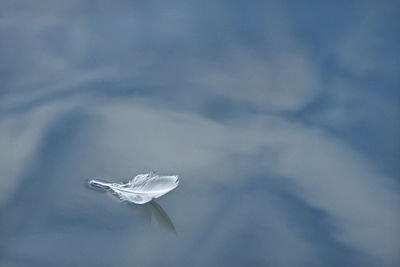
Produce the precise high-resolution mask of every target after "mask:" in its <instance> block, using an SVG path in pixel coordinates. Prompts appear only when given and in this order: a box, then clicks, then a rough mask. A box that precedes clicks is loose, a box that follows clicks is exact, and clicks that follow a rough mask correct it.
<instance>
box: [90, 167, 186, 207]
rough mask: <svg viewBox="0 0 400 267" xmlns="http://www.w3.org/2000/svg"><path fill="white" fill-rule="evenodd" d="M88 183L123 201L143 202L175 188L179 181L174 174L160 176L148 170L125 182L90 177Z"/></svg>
mask: <svg viewBox="0 0 400 267" xmlns="http://www.w3.org/2000/svg"><path fill="white" fill-rule="evenodd" d="M89 184H90V185H92V186H97V187H100V188H103V189H105V190H110V191H111V192H112V193H113V194H115V195H116V196H118V197H119V199H121V200H123V201H129V202H133V203H136V204H144V203H147V202H149V201H151V200H152V199H155V198H159V197H161V196H162V195H165V194H166V193H168V192H169V191H171V190H173V189H175V188H176V187H177V186H178V184H179V181H178V176H175V175H172V176H160V175H157V174H155V173H153V172H150V173H146V174H139V175H136V176H135V177H134V178H133V179H131V180H130V181H129V182H127V183H108V182H103V181H100V180H96V179H92V180H90V181H89Z"/></svg>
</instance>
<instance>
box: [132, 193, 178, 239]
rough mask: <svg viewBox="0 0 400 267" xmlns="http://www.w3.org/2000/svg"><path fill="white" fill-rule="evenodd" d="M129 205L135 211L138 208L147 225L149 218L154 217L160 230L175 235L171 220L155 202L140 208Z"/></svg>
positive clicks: (149, 221)
mask: <svg viewBox="0 0 400 267" xmlns="http://www.w3.org/2000/svg"><path fill="white" fill-rule="evenodd" d="M129 205H130V206H131V207H133V208H135V209H136V208H140V210H141V212H142V214H143V217H144V218H145V219H146V221H147V222H148V223H149V224H150V223H151V218H152V217H155V219H156V221H157V223H158V224H159V225H160V227H161V229H163V230H164V231H165V232H167V233H171V234H174V235H177V232H176V230H175V226H174V224H173V222H172V220H171V218H170V217H169V216H168V214H167V212H166V211H165V210H164V209H163V208H162V207H161V206H160V205H159V204H158V203H157V202H156V201H155V200H152V201H150V202H148V203H146V204H143V205H140V206H139V205H135V204H129Z"/></svg>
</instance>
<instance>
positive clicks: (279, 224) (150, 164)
mask: <svg viewBox="0 0 400 267" xmlns="http://www.w3.org/2000/svg"><path fill="white" fill-rule="evenodd" d="M45 2H49V1H45ZM45 2H44V3H45ZM50 2H51V1H50ZM178 2H179V1H178ZM45 4H46V5H47V4H49V3H45ZM175 4H176V3H175ZM2 5H3V6H4V8H7V10H8V11H9V15H6V14H5V13H3V15H2V17H0V20H1V22H2V23H3V25H5V26H4V27H2V28H1V29H0V35H2V36H5V37H7V38H2V39H3V40H6V41H4V42H2V43H0V48H1V49H0V57H1V59H3V60H2V62H3V63H0V64H1V65H0V71H1V73H0V75H1V76H0V78H1V79H2V81H3V84H4V87H3V88H1V91H0V97H1V99H0V129H1V131H0V147H1V148H2V149H1V151H0V177H1V178H0V179H1V183H0V215H1V216H2V218H5V219H4V220H3V221H2V222H1V225H0V226H3V227H0V228H2V232H1V233H2V234H3V235H2V236H3V237H4V238H3V241H2V242H0V253H1V254H2V255H5V257H4V260H3V262H1V261H0V263H7V264H8V263H9V262H13V261H15V262H17V263H19V262H23V263H24V262H25V263H26V262H28V263H29V262H30V263H33V265H34V264H35V263H36V264H40V263H43V262H44V263H46V264H49V265H56V264H58V263H60V262H64V263H66V264H71V265H74V264H82V263H84V264H86V265H91V264H99V263H100V260H101V263H103V264H109V265H110V264H118V265H127V264H137V265H140V264H142V265H144V264H148V263H150V264H153V265H155V264H158V263H159V262H160V261H161V259H162V261H163V263H166V264H171V265H176V263H178V265H179V264H180V265H193V264H194V265H196V264H197V265H199V266H200V265H201V264H202V263H204V262H206V263H209V264H215V265H222V264H224V263H227V261H226V257H225V256H227V255H235V256H237V257H238V262H230V263H232V264H233V263H236V264H240V263H243V264H245V263H249V262H251V263H254V265H257V264H258V265H267V264H271V265H273V266H278V265H279V266H293V265H297V266H299V265H303V266H321V265H324V263H326V258H327V257H326V256H329V257H330V259H337V258H346V260H347V261H346V260H343V262H341V261H338V265H346V264H347V265H349V266H350V265H354V264H372V265H376V266H380V265H387V266H392V265H393V266H395V265H396V264H397V263H399V262H400V259H399V256H398V253H396V252H398V251H399V250H400V245H399V238H398V237H399V236H400V235H399V227H398V225H399V223H400V218H399V215H398V214H399V203H400V200H399V185H398V182H397V181H396V178H397V177H395V176H394V175H393V173H394V172H384V171H382V168H381V167H382V166H387V165H390V166H391V165H393V164H392V161H389V160H387V158H384V159H383V161H385V163H386V165H385V164H383V165H378V164H377V163H376V162H375V161H374V155H371V154H369V153H365V150H363V149H360V147H359V146H357V145H355V144H354V143H357V142H355V141H354V139H355V138H357V137H358V135H360V136H361V135H363V136H364V137H365V136H366V137H365V138H366V139H365V140H367V141H368V142H369V141H371V143H372V146H376V147H377V148H376V149H377V150H379V149H381V151H383V154H385V153H388V155H386V154H385V156H387V157H388V158H389V157H392V158H395V159H398V156H397V155H398V154H396V149H397V148H398V147H399V143H398V141H397V142H396V141H395V140H394V136H396V133H398V132H399V127H397V126H393V125H395V124H396V122H398V116H396V115H394V114H395V113H396V111H397V110H398V106H397V104H398V103H396V102H395V101H394V100H393V99H392V97H391V95H390V92H391V91H390V90H389V91H388V92H389V93H388V94H389V96H382V97H381V98H379V99H378V98H375V94H374V92H373V91H374V89H375V88H374V87H373V86H372V87H368V86H370V85H369V80H365V79H366V77H367V76H368V75H370V74H371V73H374V72H377V73H378V74H376V73H375V74H376V75H377V76H379V77H380V78H381V79H382V77H383V80H384V81H386V80H389V81H390V82H393V80H394V81H397V78H395V77H394V76H393V75H392V74H393V73H392V71H393V70H392V69H395V68H394V67H393V68H390V69H389V70H388V69H386V68H384V66H386V64H385V62H389V63H392V60H391V57H387V55H386V54H385V55H386V56H385V57H381V54H380V53H382V52H381V51H380V49H377V48H376V47H375V46H377V47H378V48H380V47H382V46H385V45H386V44H388V43H390V42H388V41H387V39H384V38H383V39H376V38H377V37H376V35H373V36H372V37H371V36H370V38H373V39H374V40H376V42H375V41H374V42H370V41H363V40H365V39H366V36H369V35H368V34H369V33H370V31H369V27H365V25H368V26H370V25H371V24H372V26H374V25H375V26H376V27H377V29H381V28H382V25H380V24H375V22H376V21H380V19H383V18H384V17H383V15H382V14H383V13H382V12H383V11H382V10H380V11H379V12H377V13H374V12H372V13H371V10H370V9H368V8H367V9H366V10H364V11H365V13H363V12H364V11H363V10H361V11H360V14H358V15H359V16H357V17H356V19H355V20H356V22H353V23H352V24H351V25H352V26H353V27H349V28H348V29H347V28H346V34H343V36H341V38H337V40H335V42H333V43H332V45H331V46H329V47H327V48H325V47H324V48H322V49H320V50H319V51H313V48H312V47H311V45H309V42H310V43H311V41H307V40H305V38H304V39H303V38H300V37H299V35H300V33H301V31H299V30H298V29H297V28H296V27H295V26H293V24H295V19H293V18H292V17H291V15H290V14H291V12H293V11H290V8H289V7H286V6H284V5H282V6H280V5H279V6H274V5H267V6H264V5H262V7H257V8H254V7H251V6H245V7H241V8H240V11H241V12H244V14H245V12H248V13H250V14H255V15H254V17H251V19H249V21H248V22H246V23H248V24H246V25H248V28H242V27H243V26H242V24H243V20H242V19H237V18H236V15H237V14H236V13H235V10H236V9H235V8H232V9H228V10H225V9H226V8H225V5H223V4H210V5H211V6H209V7H208V8H205V9H204V7H198V6H195V5H194V4H186V5H178V6H179V7H177V6H174V5H171V6H169V5H166V4H165V5H160V6H158V5H157V6H154V5H153V4H152V3H147V4H140V5H139V4H137V3H135V4H134V5H133V6H131V5H130V4H126V6H125V5H124V6H123V8H122V7H121V6H114V5H111V6H110V5H108V4H100V5H99V6H97V7H96V8H94V9H93V10H94V11H93V10H92V7H90V8H88V7H86V8H88V10H86V9H85V4H78V3H74V2H68V3H67V2H65V3H64V4H63V5H61V6H59V5H55V4H53V5H50V6H49V7H48V8H46V9H44V8H43V6H40V5H38V6H36V5H35V6H31V7H30V8H28V9H26V10H25V11H24V10H23V9H19V8H18V7H15V6H13V5H15V4H9V5H6V4H5V3H3V4H2ZM211 7H212V10H213V11H214V12H215V14H218V19H217V18H216V17H215V16H214V15H215V14H214V13H213V14H214V15H209V13H208V12H204V11H209V10H211V9H210V8H211ZM198 8H200V9H199V10H200V11H199V10H198ZM236 8H238V7H236ZM121 9H122V10H121ZM383 10H386V9H385V8H384V9H383ZM78 11H80V12H78ZM264 11H265V12H264ZM121 12H122V13H121ZM202 12H204V14H203V13H202ZM257 12H260V14H259V13H257ZM241 14H242V13H241ZM257 14H258V15H257ZM265 14H268V16H265ZM369 14H374V16H373V17H372V18H371V17H370V16H369ZM288 17H290V18H291V19H288ZM360 18H361V19H360ZM292 20H293V21H292ZM28 22H29V23H28ZM99 23H100V24H99ZM386 23H388V24H390V23H391V22H390V21H389V22H386ZM97 25H101V26H100V27H99V26H97ZM210 25H212V28H213V29H214V30H210ZM360 25H361V26H360ZM383 25H384V26H385V25H386V24H385V22H383ZM324 30H326V29H324ZM252 31H254V32H255V33H256V34H255V35H254V36H253V35H252V34H251V33H252ZM389 31H390V29H389ZM299 32H300V33H299ZM354 33H356V34H354ZM373 33H374V34H376V31H375V30H374V31H373ZM252 38H253V39H252ZM254 39H255V40H256V41H254ZM367 39H368V38H367ZM254 43H256V44H254ZM359 48H361V49H359ZM378 50H379V51H378ZM317 52H318V53H317ZM366 53H367V54H369V55H372V56H371V57H370V58H369V61H367V62H365V61H364V55H365V54H366ZM17 55H19V57H18V56H17ZM332 55H333V56H334V57H335V59H336V60H337V62H338V63H337V65H338V66H336V68H338V69H339V71H335V70H331V71H329V70H326V68H328V67H327V65H329V64H327V63H326V61H328V60H327V58H329V57H331V56H332ZM382 58H384V60H381V59H382ZM14 59H15V60H14ZM6 61H7V62H9V64H4V62H6ZM332 65H335V64H333V63H332ZM389 65H390V64H389ZM377 66H379V68H378V67H377ZM392 66H395V65H392ZM331 67H332V66H331ZM380 67H382V69H381V68H380ZM332 68H333V69H334V67H332ZM324 71H325V72H326V73H325V72H324ZM327 76H329V77H328V78H327ZM379 77H378V78H379ZM378 80H379V79H378ZM390 82H389V85H387V84H386V85H387V86H389V87H390ZM364 86H365V87H364ZM371 92H372V93H371ZM218 98H222V99H223V101H222V102H223V103H225V104H226V103H228V104H229V107H228V108H227V109H228V110H227V111H226V112H227V113H232V114H234V115H232V116H227V118H225V119H224V120H220V119H219V118H214V117H212V116H208V117H207V118H206V117H205V116H204V114H203V113H204V112H202V111H203V110H202V108H203V109H206V108H207V107H209V105H208V104H209V101H211V103H213V102H212V100H213V99H218ZM318 104H320V106H322V107H320V106H318ZM243 105H244V106H246V107H250V108H249V110H250V111H249V110H247V109H246V110H244V108H243ZM310 106H311V108H310ZM371 107H373V108H371ZM214 108H216V109H218V108H220V107H219V106H217V107H214ZM312 108H315V110H312ZM199 110H201V112H199ZM236 110H239V112H238V113H241V111H243V113H244V114H237V113H235V111H236ZM304 114H305V115H304ZM376 114H377V115H376ZM77 118H79V119H77ZM310 122H312V124H311V123H310ZM360 122H362V123H364V124H365V125H367V127H366V128H367V129H371V131H370V132H369V131H368V132H358V131H359V130H358V129H356V130H353V132H351V134H350V135H351V138H347V136H346V135H345V134H343V135H340V134H337V133H338V132H339V133H341V131H344V132H346V130H347V129H348V128H350V127H351V125H353V124H355V123H360ZM63 126H65V128H64V127H63ZM374 129H375V130H374ZM354 136H356V137H354ZM352 138H353V139H352ZM368 138H369V139H368ZM353 141H354V142H353ZM364 142H366V141H364ZM393 147H394V148H393ZM49 152H51V153H49ZM47 154H50V156H49V155H47ZM380 155H381V154H380ZM393 155H394V156H393ZM153 169H156V170H158V171H160V172H162V173H174V174H175V173H177V174H180V175H181V179H182V184H181V185H180V187H179V188H178V189H177V190H176V192H173V193H171V194H169V195H168V198H164V199H162V201H163V203H165V205H164V204H163V207H164V208H165V210H167V211H168V214H169V216H171V219H172V220H173V221H174V224H175V227H176V229H177V232H178V239H169V238H166V237H164V236H163V235H160V234H159V232H154V229H153V228H145V227H144V226H142V225H141V224H140V219H139V217H140V216H136V215H137V214H134V215H135V216H133V215H132V211H131V210H129V211H128V209H125V208H124V206H121V205H117V204H116V203H114V202H111V201H110V199H108V198H105V197H104V196H103V195H101V194H91V193H90V191H88V190H87V189H86V188H84V187H82V186H81V185H82V184H83V183H84V182H85V181H84V180H85V179H86V178H89V177H90V176H96V177H102V176H103V177H108V178H109V177H111V178H116V179H117V178H120V177H126V176H127V175H135V174H137V173H139V172H142V171H149V170H153ZM42 183H44V184H45V185H46V188H45V190H41V188H42V187H41V186H42ZM27 185H28V186H29V185H30V186H31V187H30V189H31V191H29V190H28V191H27V192H28V193H27V194H26V195H25V194H24V195H19V192H20V191H21V190H23V189H24V188H25V187H26V186H27ZM77 185H79V187H78V186H77ZM27 203H28V204H27ZM26 205H29V206H28V208H27V206H26ZM310 214H312V215H310ZM3 216H4V217H3ZM295 216H298V217H297V218H296V217H295ZM115 218H117V219H115ZM314 219H315V221H314ZM310 229H311V230H310ZM314 229H315V231H314ZM155 231H157V230H155ZM314 232H315V233H314ZM312 233H314V234H315V236H313V237H311V236H310V234H312ZM179 238H180V239H179ZM242 240H243V242H244V244H243V243H242ZM321 240H322V241H321ZM32 244H35V245H34V248H32V247H33V245H32ZM116 244H117V245H116ZM82 246H84V247H85V249H84V250H83V249H81V248H82ZM243 246H246V247H247V249H246V248H245V247H243ZM343 250H344V251H346V252H347V253H348V254H346V252H343ZM65 251H71V252H72V253H75V258H74V259H71V258H70V255H66V254H65V253H64V252H65ZM239 251H240V253H242V254H241V255H242V258H240V255H238V254H239ZM341 251H342V252H341ZM99 253H100V254H99ZM48 255H51V256H48ZM99 255H100V256H99ZM113 255H118V257H117V256H113ZM154 255H157V256H154ZM46 257H47V258H46ZM96 257H97V258H96ZM329 257H328V258H329ZM16 258H18V259H22V260H17V259H16ZM371 262H372V263H371ZM174 263H175V264H174ZM228 263H229V262H228ZM16 265H18V264H16ZM22 265H23V264H22ZM332 265H334V264H332Z"/></svg>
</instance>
